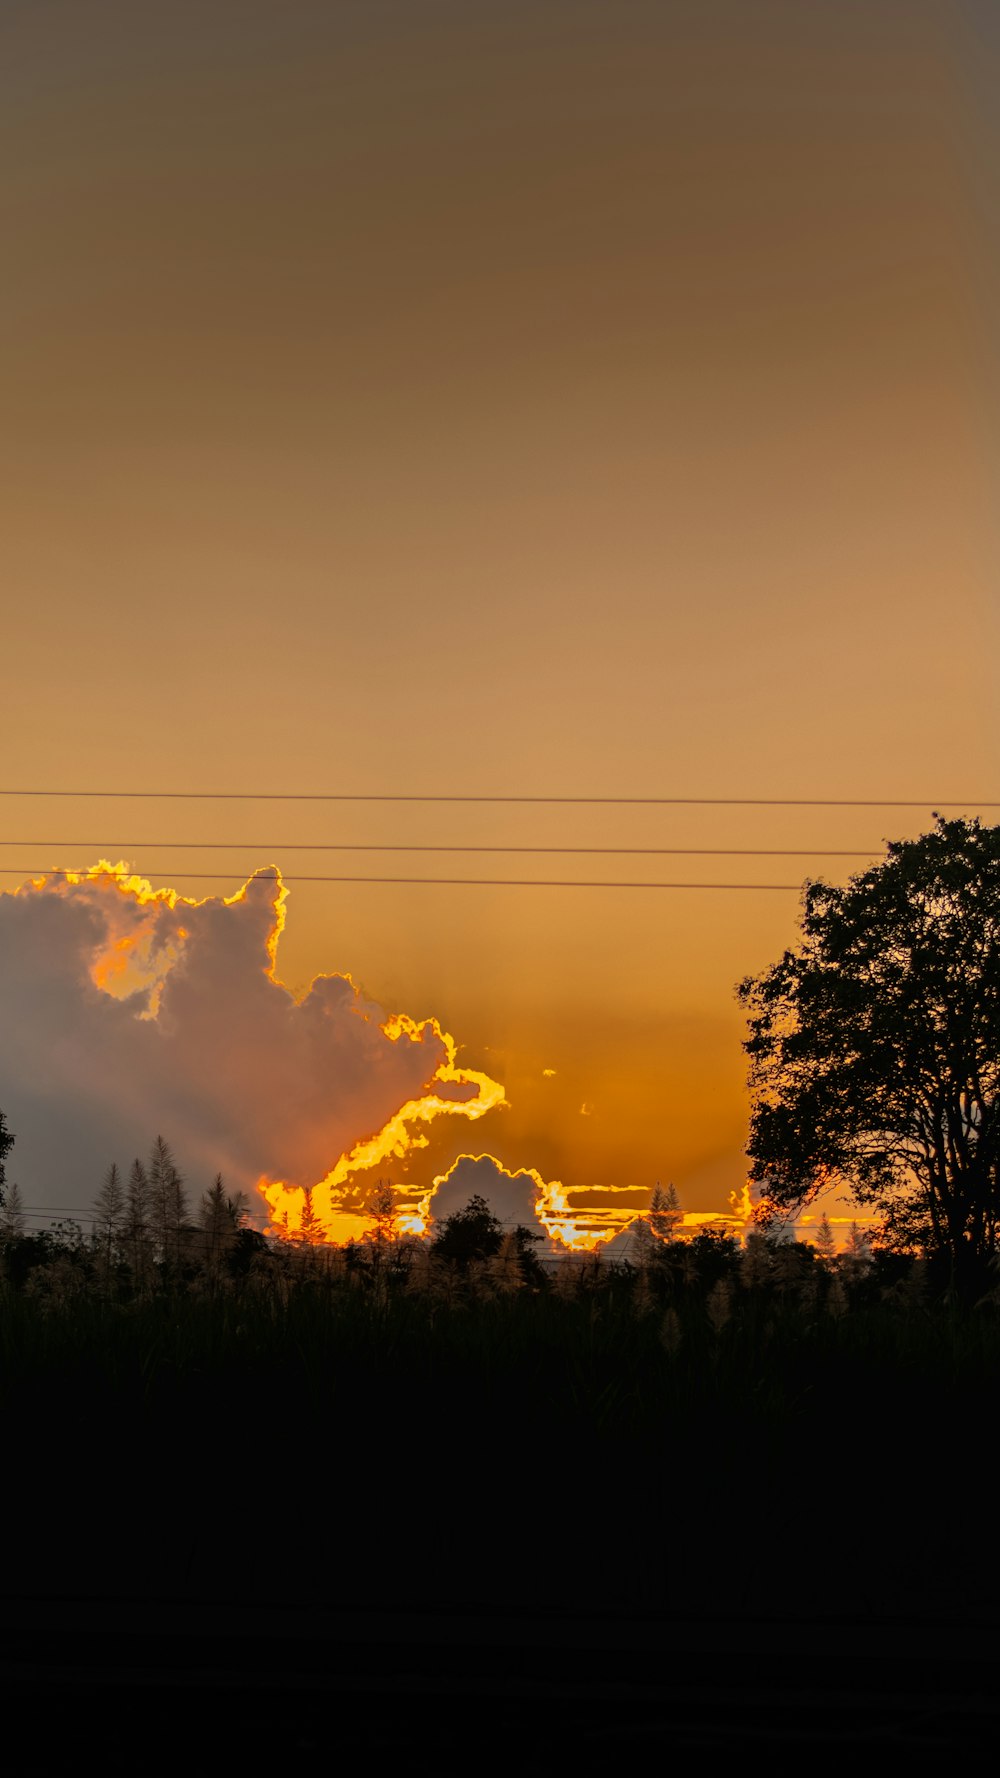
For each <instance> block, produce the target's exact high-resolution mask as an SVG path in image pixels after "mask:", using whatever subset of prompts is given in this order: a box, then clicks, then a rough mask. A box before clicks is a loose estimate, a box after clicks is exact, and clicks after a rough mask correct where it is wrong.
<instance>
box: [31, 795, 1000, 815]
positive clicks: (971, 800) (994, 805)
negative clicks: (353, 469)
mask: <svg viewBox="0 0 1000 1778" xmlns="http://www.w3.org/2000/svg"><path fill="white" fill-rule="evenodd" d="M0 796H27V797H34V796H38V797H77V798H81V797H108V798H111V797H114V798H117V799H133V800H136V801H146V802H149V801H153V800H156V801H161V802H163V801H166V802H284V803H288V802H296V803H546V804H556V803H559V804H567V805H568V804H580V803H583V804H601V805H603V806H612V805H616V806H617V805H621V806H624V805H642V806H644V807H654V806H655V807H659V808H666V807H682V806H684V807H691V808H753V809H764V808H768V809H779V808H780V809H931V810H933V809H1000V802H990V801H986V800H983V799H982V798H979V797H973V796H969V797H927V798H926V799H922V800H918V799H914V798H900V797H860V798H859V797H853V798H852V797H837V796H830V797H796V796H520V795H510V796H471V795H464V794H463V795H455V794H452V793H448V794H442V793H440V792H436V791H435V792H432V793H429V794H427V795H423V794H421V795H417V794H413V793H411V792H409V791H405V792H400V793H396V792H391V793H390V792H385V791H374V792H363V791H340V790H0Z"/></svg>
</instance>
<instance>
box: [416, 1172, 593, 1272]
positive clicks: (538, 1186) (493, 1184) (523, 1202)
mask: <svg viewBox="0 0 1000 1778" xmlns="http://www.w3.org/2000/svg"><path fill="white" fill-rule="evenodd" d="M475 1196H478V1197H481V1198H485V1200H486V1202H487V1203H488V1204H489V1206H490V1209H491V1210H492V1211H493V1214H494V1216H496V1217H498V1218H499V1220H500V1221H501V1222H502V1223H505V1224H506V1225H508V1226H509V1227H513V1226H514V1225H515V1224H516V1223H523V1225H524V1226H525V1228H529V1229H531V1230H532V1232H533V1233H535V1234H541V1235H543V1236H545V1238H546V1240H547V1241H548V1243H549V1249H550V1251H553V1252H563V1251H565V1249H566V1247H577V1248H590V1247H593V1246H594V1244H595V1242H596V1241H597V1240H598V1239H599V1238H600V1235H601V1234H602V1233H603V1232H604V1230H603V1228H600V1227H599V1228H598V1229H597V1230H595V1229H592V1228H591V1227H590V1226H589V1222H588V1219H587V1218H586V1217H581V1216H579V1215H574V1213H573V1211H572V1209H571V1207H570V1203H569V1197H570V1194H569V1193H568V1192H567V1190H566V1187H565V1186H564V1185H563V1184H562V1183H561V1181H559V1180H558V1179H550V1180H544V1179H543V1178H542V1176H541V1174H540V1173H538V1172H536V1170H535V1168H534V1167H519V1168H518V1169H517V1171H516V1172H513V1173H511V1172H510V1171H509V1170H508V1168H506V1167H505V1166H504V1165H503V1163H502V1162H501V1161H498V1160H497V1159H496V1157H495V1156H494V1155H491V1154H476V1155H473V1154H463V1155H459V1157H458V1160H457V1161H455V1162H454V1164H453V1165H452V1166H451V1167H450V1168H449V1169H448V1171H447V1173H441V1174H439V1175H438V1177H437V1178H436V1179H435V1181H434V1184H433V1186H432V1188H431V1192H430V1195H429V1198H428V1199H427V1200H426V1204H425V1206H424V1208H425V1211H426V1212H427V1213H428V1214H429V1215H430V1217H431V1218H432V1219H433V1220H434V1221H436V1222H442V1221H443V1220H444V1219H445V1217H447V1216H451V1214H452V1213H453V1211H455V1210H461V1209H463V1208H464V1206H465V1205H466V1204H467V1203H468V1202H469V1199H470V1198H471V1197H475Z"/></svg>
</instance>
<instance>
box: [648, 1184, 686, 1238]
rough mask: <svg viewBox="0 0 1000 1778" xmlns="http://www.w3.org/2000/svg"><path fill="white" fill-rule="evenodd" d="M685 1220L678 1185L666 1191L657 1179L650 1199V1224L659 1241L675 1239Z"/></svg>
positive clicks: (670, 1186)
mask: <svg viewBox="0 0 1000 1778" xmlns="http://www.w3.org/2000/svg"><path fill="white" fill-rule="evenodd" d="M683 1221H684V1212H683V1210H682V1209H681V1205H680V1199H679V1198H678V1196H677V1187H676V1185H668V1186H667V1189H666V1191H664V1190H663V1189H662V1187H661V1185H660V1182H659V1180H657V1182H656V1184H655V1186H654V1187H653V1195H652V1197H651V1198H650V1200H649V1226H650V1229H651V1230H652V1232H653V1234H654V1235H655V1236H656V1239H657V1240H658V1241H672V1240H674V1238H675V1236H676V1234H677V1231H678V1229H679V1228H680V1227H681V1225H682V1224H683Z"/></svg>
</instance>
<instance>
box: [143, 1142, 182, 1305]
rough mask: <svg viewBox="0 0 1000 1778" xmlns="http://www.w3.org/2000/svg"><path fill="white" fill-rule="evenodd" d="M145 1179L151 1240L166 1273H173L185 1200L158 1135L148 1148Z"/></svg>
mask: <svg viewBox="0 0 1000 1778" xmlns="http://www.w3.org/2000/svg"><path fill="white" fill-rule="evenodd" d="M148 1179H149V1202H150V1221H151V1224H152V1230H153V1237H154V1240H155V1241H156V1244H157V1246H158V1248H159V1252H160V1258H161V1260H162V1261H163V1263H164V1267H165V1269H166V1271H167V1272H168V1273H173V1272H175V1271H176V1270H177V1268H178V1266H179V1264H180V1257H181V1246H182V1242H183V1237H184V1233H185V1229H186V1225H187V1220H188V1201H187V1193H186V1192H185V1190H184V1181H183V1179H182V1178H181V1175H180V1173H179V1172H178V1171H177V1165H176V1162H175V1161H174V1157H173V1154H172V1152H171V1150H170V1146H169V1144H168V1143H166V1142H164V1140H163V1137H162V1136H157V1138H156V1140H155V1142H154V1143H153V1146H152V1148H151V1149H150V1153H149V1174H148Z"/></svg>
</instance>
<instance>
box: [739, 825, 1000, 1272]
mask: <svg viewBox="0 0 1000 1778" xmlns="http://www.w3.org/2000/svg"><path fill="white" fill-rule="evenodd" d="M935 820H936V825H935V827H934V829H933V830H932V831H930V832H929V833H926V834H923V835H921V836H920V838H918V839H916V840H902V841H896V842H893V843H892V844H890V846H889V848H888V857H887V859H886V861H885V862H884V863H882V864H879V865H876V866H873V868H872V869H870V870H868V871H865V872H864V873H863V874H862V875H860V876H857V877H854V878H852V879H851V881H850V882H849V883H848V884H847V886H846V887H844V888H839V887H835V886H833V885H830V884H828V883H824V882H820V881H816V882H811V883H809V884H807V886H806V890H805V897H804V910H803V915H802V922H801V929H802V940H801V943H800V944H799V946H798V947H797V949H795V950H787V951H786V952H785V954H784V956H783V957H782V958H781V960H780V962H778V963H776V964H774V965H773V966H772V967H771V968H770V969H768V970H766V971H764V972H763V973H762V974H761V975H759V976H757V977H753V976H748V977H747V978H746V979H745V980H744V981H743V982H742V983H741V984H740V987H739V990H738V992H739V996H740V999H741V1000H742V1002H743V1004H744V1006H745V1007H746V1008H747V1009H748V1012H749V1030H750V1034H749V1037H748V1039H747V1041H746V1043H745V1045H744V1048H745V1050H746V1052H747V1054H748V1056H749V1057H750V1086H751V1091H752V1093H753V1097H754V1104H753V1111H752V1117H751V1132H750V1142H749V1145H748V1152H749V1155H750V1158H751V1166H752V1177H753V1178H754V1179H755V1180H756V1181H757V1182H758V1183H759V1184H761V1185H762V1186H763V1188H764V1190H765V1192H766V1195H767V1201H768V1203H769V1204H770V1205H771V1206H773V1207H781V1208H784V1209H786V1210H787V1209H790V1208H793V1209H794V1208H799V1207H801V1206H802V1205H804V1204H805V1203H807V1202H808V1201H809V1200H810V1199H811V1198H813V1197H814V1196H815V1195H816V1193H817V1192H818V1191H819V1190H820V1189H821V1188H822V1187H824V1186H827V1185H829V1184H830V1183H831V1182H832V1181H834V1180H837V1179H839V1180H842V1181H844V1182H846V1183H847V1184H848V1185H849V1186H850V1188H851V1190H852V1191H853V1193H854V1195H855V1197H856V1198H857V1200H858V1201H859V1202H860V1203H862V1204H867V1205H873V1206H875V1207H876V1208H877V1209H878V1210H879V1211H881V1213H882V1218H883V1226H882V1235H883V1240H884V1241H885V1243H886V1244H887V1245H889V1246H891V1247H895V1248H897V1249H898V1250H900V1251H903V1252H908V1253H911V1254H916V1253H923V1254H925V1255H926V1256H927V1258H928V1260H929V1262H930V1264H931V1265H932V1267H933V1268H936V1269H937V1270H939V1271H944V1272H945V1273H946V1274H947V1277H948V1279H949V1281H950V1285H951V1287H952V1288H953V1289H954V1290H955V1291H956V1292H957V1294H958V1295H959V1296H960V1297H962V1298H963V1299H964V1300H966V1301H974V1300H976V1299H977V1298H978V1297H979V1296H980V1295H981V1294H982V1293H983V1292H984V1291H985V1290H986V1289H987V1288H988V1285H989V1281H990V1277H991V1268H992V1266H993V1264H994V1262H995V1260H996V1256H997V1237H998V1225H1000V1147H998V1134H1000V1126H998V1117H1000V827H991V828H984V827H982V826H981V825H980V823H979V821H977V820H968V821H966V820H956V821H946V820H944V819H943V818H942V817H941V816H937V817H936V818H935Z"/></svg>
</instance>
